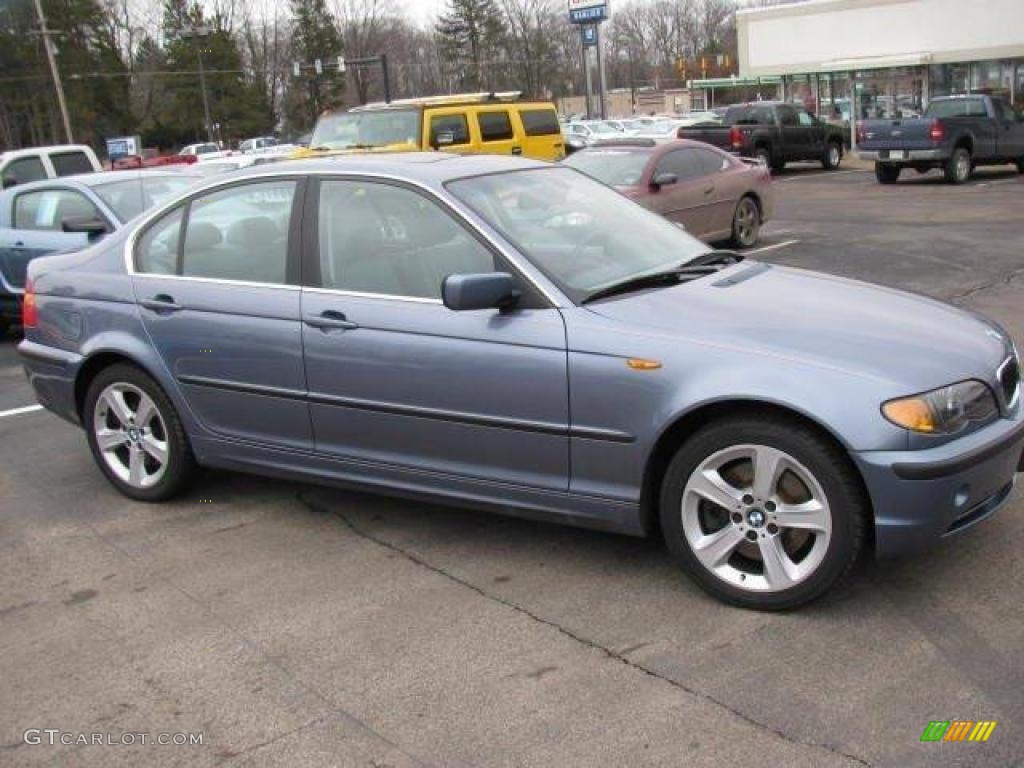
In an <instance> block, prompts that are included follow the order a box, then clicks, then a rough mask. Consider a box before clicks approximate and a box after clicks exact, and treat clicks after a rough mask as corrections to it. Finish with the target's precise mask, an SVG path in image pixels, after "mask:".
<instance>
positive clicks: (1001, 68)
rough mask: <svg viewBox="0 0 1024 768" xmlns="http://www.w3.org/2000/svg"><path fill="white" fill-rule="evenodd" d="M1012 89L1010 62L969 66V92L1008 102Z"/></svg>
mask: <svg viewBox="0 0 1024 768" xmlns="http://www.w3.org/2000/svg"><path fill="white" fill-rule="evenodd" d="M1012 88H1013V62H1012V61H977V62H975V63H974V64H972V65H971V91H973V92H974V93H987V94H990V95H992V96H1002V97H1003V98H1004V99H1006V100H1007V101H1009V100H1010V91H1011V90H1012Z"/></svg>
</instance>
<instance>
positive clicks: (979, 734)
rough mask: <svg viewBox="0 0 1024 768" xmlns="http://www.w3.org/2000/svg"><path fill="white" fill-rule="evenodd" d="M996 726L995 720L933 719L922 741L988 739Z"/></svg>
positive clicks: (922, 736)
mask: <svg viewBox="0 0 1024 768" xmlns="http://www.w3.org/2000/svg"><path fill="white" fill-rule="evenodd" d="M995 727H996V721H995V720H978V721H974V720H932V721H931V722H930V723H928V726H927V727H926V728H925V729H924V733H922V734H921V741H988V737H989V736H991V735H992V731H993V730H995Z"/></svg>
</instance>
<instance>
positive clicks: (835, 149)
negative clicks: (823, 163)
mask: <svg viewBox="0 0 1024 768" xmlns="http://www.w3.org/2000/svg"><path fill="white" fill-rule="evenodd" d="M841 161H842V156H841V155H840V153H839V145H838V144H829V145H828V164H829V167H830V168H838V167H839V163H840V162H841Z"/></svg>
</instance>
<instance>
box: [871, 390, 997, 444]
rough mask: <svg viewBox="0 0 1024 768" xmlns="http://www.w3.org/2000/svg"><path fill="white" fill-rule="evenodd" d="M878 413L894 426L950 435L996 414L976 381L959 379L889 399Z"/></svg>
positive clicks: (991, 400)
mask: <svg viewBox="0 0 1024 768" xmlns="http://www.w3.org/2000/svg"><path fill="white" fill-rule="evenodd" d="M882 413H883V414H884V415H885V418H887V419H888V420H889V421H891V422H892V423H893V424H896V425H897V426H900V427H903V428H904V429H909V430H911V431H913V432H923V433H925V434H929V435H952V434H955V433H957V432H959V431H961V430H962V429H964V428H966V427H967V425H968V424H970V423H972V422H982V421H988V420H989V419H991V418H992V417H993V416H995V415H996V413H997V408H996V399H995V397H994V396H993V394H992V390H990V389H989V388H988V387H987V386H986V385H985V384H983V383H981V382H980V381H974V380H971V381H961V382H960V383H959V384H951V385H950V386H948V387H941V388H939V389H936V390H933V391H931V392H925V393H924V394H921V395H914V396H913V397H901V398H899V399H898V400H889V401H888V402H887V403H883V405H882Z"/></svg>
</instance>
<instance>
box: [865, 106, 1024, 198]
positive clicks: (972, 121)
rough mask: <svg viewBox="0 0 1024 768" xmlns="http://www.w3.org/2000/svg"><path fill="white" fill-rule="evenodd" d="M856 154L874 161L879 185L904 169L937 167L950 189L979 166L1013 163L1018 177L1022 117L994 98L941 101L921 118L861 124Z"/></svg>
mask: <svg viewBox="0 0 1024 768" xmlns="http://www.w3.org/2000/svg"><path fill="white" fill-rule="evenodd" d="M857 150H858V152H857V154H858V155H859V156H860V158H861V159H862V160H871V161H874V163H875V176H876V177H877V178H878V181H879V183H881V184H893V183H895V182H896V180H897V179H899V177H900V173H901V172H902V171H903V169H904V168H913V169H914V170H915V171H917V172H918V173H926V172H927V171H929V170H931V169H932V168H941V169H942V172H943V174H944V175H945V177H946V181H948V182H950V183H951V184H962V183H963V182H965V181H967V179H969V178H970V177H971V172H972V171H973V170H974V168H975V167H976V166H979V165H999V164H1003V163H1016V165H1017V170H1018V171H1020V172H1021V173H1024V117H1022V116H1021V114H1020V113H1019V112H1017V111H1016V110H1014V108H1013V107H1011V106H1010V105H1009V104H1008V103H1007V102H1006V101H1004V100H1003V99H1000V98H996V97H992V96H982V95H973V96H944V97H939V98H935V99H932V101H931V103H930V104H929V105H928V109H927V110H925V113H924V116H923V117H918V118H913V119H907V120H866V121H864V122H863V123H861V124H860V125H859V126H858V127H857Z"/></svg>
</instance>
